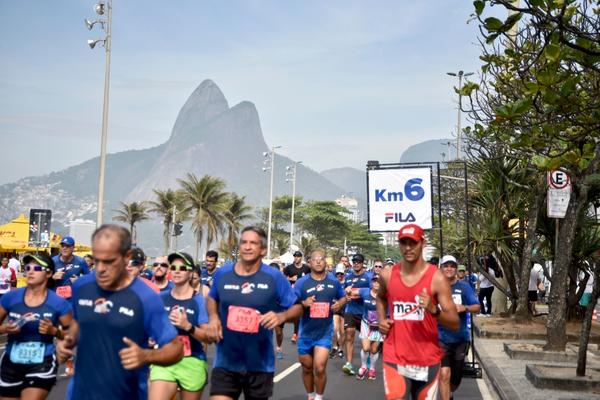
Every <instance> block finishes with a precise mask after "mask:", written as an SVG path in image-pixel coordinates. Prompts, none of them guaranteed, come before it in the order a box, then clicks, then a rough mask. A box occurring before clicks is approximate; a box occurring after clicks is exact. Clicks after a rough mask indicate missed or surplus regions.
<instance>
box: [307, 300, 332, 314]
mask: <svg viewBox="0 0 600 400" xmlns="http://www.w3.org/2000/svg"><path fill="white" fill-rule="evenodd" d="M329 308H330V306H329V303H325V302H314V303H312V304H311V305H310V317H311V318H327V317H329Z"/></svg>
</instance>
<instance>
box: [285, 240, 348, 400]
mask: <svg viewBox="0 0 600 400" xmlns="http://www.w3.org/2000/svg"><path fill="white" fill-rule="evenodd" d="M309 261H310V274H309V275H304V276H303V277H302V278H300V279H298V280H297V281H296V284H295V285H294V292H295V294H296V296H297V297H298V300H300V302H301V304H302V306H303V307H304V313H303V314H302V318H301V319H300V329H299V335H298V359H299V360H300V363H301V364H302V379H303V381H304V387H305V388H306V392H307V393H308V399H309V400H322V399H323V392H324V391H325V383H326V382H327V376H326V374H325V369H326V367H327V360H328V359H329V350H330V349H331V342H332V335H333V313H334V312H335V311H338V310H340V309H342V307H343V306H344V305H345V304H346V294H345V292H344V289H343V288H342V285H341V283H340V282H339V281H338V280H337V279H335V277H333V276H332V275H331V274H328V273H327V271H326V265H327V262H326V261H325V252H324V251H322V250H316V251H313V252H312V254H311V256H310V260H309Z"/></svg>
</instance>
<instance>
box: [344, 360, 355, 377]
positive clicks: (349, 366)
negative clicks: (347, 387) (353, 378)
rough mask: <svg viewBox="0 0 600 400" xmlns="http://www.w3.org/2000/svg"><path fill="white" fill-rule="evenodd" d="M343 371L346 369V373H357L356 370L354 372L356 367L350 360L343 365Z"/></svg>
mask: <svg viewBox="0 0 600 400" xmlns="http://www.w3.org/2000/svg"><path fill="white" fill-rule="evenodd" d="M342 371H344V373H345V374H346V375H356V372H354V368H353V367H352V364H350V363H349V362H347V363H346V364H344V366H343V367H342Z"/></svg>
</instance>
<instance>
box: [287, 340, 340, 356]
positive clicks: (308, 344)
mask: <svg viewBox="0 0 600 400" xmlns="http://www.w3.org/2000/svg"><path fill="white" fill-rule="evenodd" d="M331 339H332V335H328V336H325V337H322V338H321V339H312V338H307V337H299V338H298V343H297V344H296V345H297V346H298V354H299V355H301V356H305V355H308V354H311V355H312V354H313V349H314V348H315V347H317V346H318V347H323V348H325V349H327V350H331Z"/></svg>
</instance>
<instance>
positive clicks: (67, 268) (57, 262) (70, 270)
mask: <svg viewBox="0 0 600 400" xmlns="http://www.w3.org/2000/svg"><path fill="white" fill-rule="evenodd" d="M52 260H53V261H54V267H55V268H54V271H55V272H60V271H63V272H64V273H65V274H64V275H63V277H62V279H57V280H55V281H54V282H55V283H56V286H57V287H58V286H71V284H72V283H71V277H72V276H76V277H78V278H79V277H80V276H81V275H86V274H89V273H90V270H89V268H88V265H87V263H86V262H85V260H84V259H83V258H81V257H79V256H76V255H75V254H73V256H72V258H71V261H68V262H63V261H62V260H61V259H60V254H59V255H56V256H54V257H52Z"/></svg>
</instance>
